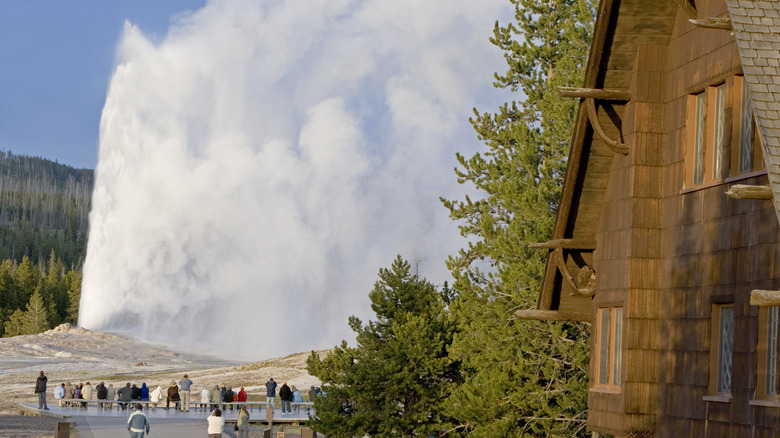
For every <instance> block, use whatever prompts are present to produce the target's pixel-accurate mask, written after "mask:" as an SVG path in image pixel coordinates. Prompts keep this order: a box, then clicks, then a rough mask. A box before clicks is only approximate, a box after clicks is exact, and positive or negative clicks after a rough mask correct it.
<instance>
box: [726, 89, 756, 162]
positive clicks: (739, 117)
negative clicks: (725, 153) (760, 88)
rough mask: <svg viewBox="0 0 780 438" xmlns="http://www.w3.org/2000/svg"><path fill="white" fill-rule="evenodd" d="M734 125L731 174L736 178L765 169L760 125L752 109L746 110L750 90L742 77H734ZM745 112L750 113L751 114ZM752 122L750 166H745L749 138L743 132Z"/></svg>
mask: <svg viewBox="0 0 780 438" xmlns="http://www.w3.org/2000/svg"><path fill="white" fill-rule="evenodd" d="M732 89H733V92H732V97H733V100H732V115H733V117H732V118H731V119H732V123H731V132H732V134H731V154H730V155H731V156H730V160H729V161H730V166H729V169H730V170H729V174H730V175H731V176H732V177H734V176H739V175H744V174H750V173H752V172H756V171H759V170H761V169H764V155H763V142H762V139H761V135H760V134H759V132H758V124H757V123H756V119H755V114H754V112H753V109H752V107H748V108H745V106H746V105H750V102H751V101H750V95H749V92H750V91H749V89H748V88H747V83H746V82H745V77H744V76H742V75H737V76H734V85H733V87H732ZM744 110H747V111H749V114H747V113H745V111H744ZM745 120H749V121H750V127H749V130H750V131H749V139H750V143H751V145H750V149H751V151H750V154H747V156H749V157H750V165H749V166H747V167H744V166H743V162H742V157H743V154H742V150H743V149H742V141H743V138H747V137H746V136H747V135H748V134H747V131H745V130H743V128H744V126H743V125H744V121H745Z"/></svg>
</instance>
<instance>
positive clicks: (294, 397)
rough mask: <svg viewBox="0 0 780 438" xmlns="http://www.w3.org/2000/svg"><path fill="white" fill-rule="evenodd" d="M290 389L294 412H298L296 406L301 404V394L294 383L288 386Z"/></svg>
mask: <svg viewBox="0 0 780 438" xmlns="http://www.w3.org/2000/svg"><path fill="white" fill-rule="evenodd" d="M290 389H291V390H292V402H293V403H295V405H294V407H295V412H298V408H299V407H300V406H301V405H300V403H303V394H301V391H299V390H298V388H296V387H295V385H293V386H292V387H290Z"/></svg>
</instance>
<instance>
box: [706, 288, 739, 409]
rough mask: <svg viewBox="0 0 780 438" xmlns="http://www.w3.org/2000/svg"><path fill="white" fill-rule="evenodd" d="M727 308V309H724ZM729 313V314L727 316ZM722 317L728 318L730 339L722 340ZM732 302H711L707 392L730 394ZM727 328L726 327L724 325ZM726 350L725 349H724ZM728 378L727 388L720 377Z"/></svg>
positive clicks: (732, 348) (733, 316)
mask: <svg viewBox="0 0 780 438" xmlns="http://www.w3.org/2000/svg"><path fill="white" fill-rule="evenodd" d="M727 309H728V311H726V310H727ZM729 315H730V316H729ZM724 318H730V321H729V320H725V322H727V323H728V322H730V324H731V326H730V331H731V333H730V334H731V339H728V342H724V339H723V335H724V326H723V323H724ZM735 322H736V321H735V315H734V303H725V304H713V305H712V317H711V330H710V382H709V393H710V394H711V395H718V396H730V395H731V390H732V388H731V383H732V380H733V371H734V370H733V368H734V325H735ZM726 329H728V327H726ZM724 350H726V351H724ZM724 376H725V377H727V378H728V382H727V384H728V388H725V390H724V386H725V385H726V382H723V381H722V379H721V378H722V377H724Z"/></svg>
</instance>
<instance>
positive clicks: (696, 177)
mask: <svg viewBox="0 0 780 438" xmlns="http://www.w3.org/2000/svg"><path fill="white" fill-rule="evenodd" d="M705 96H706V93H701V94H699V95H698V96H696V139H695V144H694V150H693V154H694V157H693V160H694V161H693V183H694V184H701V183H702V182H703V181H704V132H705V130H704V128H705V126H704V125H705V123H706V122H705V118H704V115H705V114H706V110H707V108H706V97H705Z"/></svg>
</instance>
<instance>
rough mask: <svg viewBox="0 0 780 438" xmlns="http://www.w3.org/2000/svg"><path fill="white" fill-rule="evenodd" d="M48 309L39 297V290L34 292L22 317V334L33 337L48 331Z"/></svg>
mask: <svg viewBox="0 0 780 438" xmlns="http://www.w3.org/2000/svg"><path fill="white" fill-rule="evenodd" d="M50 328H51V327H49V318H48V309H47V308H46V303H44V301H43V298H42V297H41V288H40V287H38V289H36V290H35V292H34V293H33V294H32V296H31V297H30V302H29V303H27V311H25V312H24V314H23V316H22V334H23V335H34V334H36V333H41V332H45V331H46V330H49V329H50Z"/></svg>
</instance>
